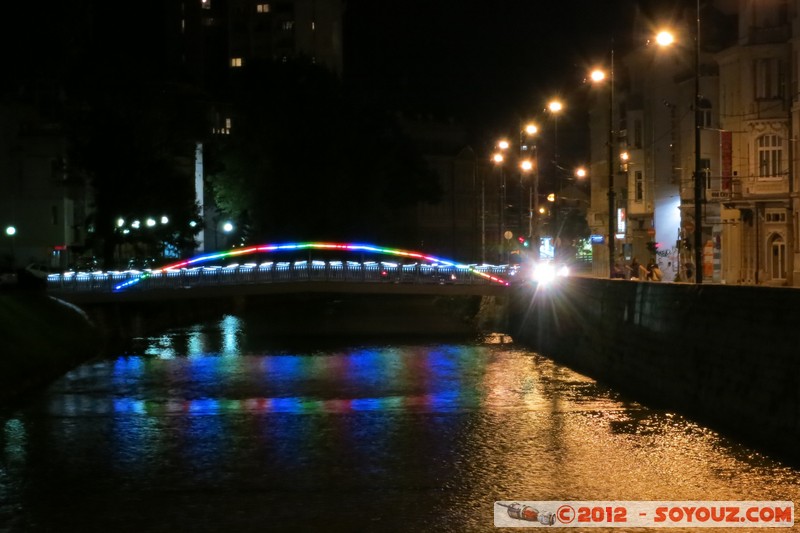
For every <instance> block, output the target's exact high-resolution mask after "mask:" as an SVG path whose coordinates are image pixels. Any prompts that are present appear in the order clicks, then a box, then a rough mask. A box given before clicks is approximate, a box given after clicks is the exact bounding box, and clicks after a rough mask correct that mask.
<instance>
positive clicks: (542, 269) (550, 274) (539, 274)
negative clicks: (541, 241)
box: [533, 263, 556, 283]
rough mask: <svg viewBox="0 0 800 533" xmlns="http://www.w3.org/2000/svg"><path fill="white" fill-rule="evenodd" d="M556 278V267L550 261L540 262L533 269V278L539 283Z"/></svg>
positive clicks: (548, 281)
mask: <svg viewBox="0 0 800 533" xmlns="http://www.w3.org/2000/svg"><path fill="white" fill-rule="evenodd" d="M555 278H556V269H555V267H553V265H551V264H550V263H539V264H538V265H536V268H535V269H534V270H533V279H534V281H537V282H539V283H550V282H551V281H553V280H554V279H555Z"/></svg>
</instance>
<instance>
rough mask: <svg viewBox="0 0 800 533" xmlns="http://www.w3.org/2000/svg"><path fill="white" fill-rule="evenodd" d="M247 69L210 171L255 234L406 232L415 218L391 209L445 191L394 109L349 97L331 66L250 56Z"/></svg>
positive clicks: (392, 237)
mask: <svg viewBox="0 0 800 533" xmlns="http://www.w3.org/2000/svg"><path fill="white" fill-rule="evenodd" d="M242 78H243V79H241V80H239V81H240V84H239V88H240V89H239V90H238V91H237V92H236V93H235V96H234V98H233V109H234V111H233V120H232V131H231V134H230V135H229V136H224V138H222V139H220V140H219V141H218V142H216V143H215V146H214V154H213V156H212V157H211V159H212V160H214V161H215V164H214V165H212V170H211V171H210V176H209V181H210V184H211V187H212V190H213V194H214V198H215V200H216V203H217V206H218V207H219V208H220V210H222V211H223V212H225V213H226V214H227V215H229V216H231V217H233V218H236V219H238V220H239V221H240V224H241V223H242V222H244V223H245V224H246V225H247V227H248V237H249V238H250V239H253V240H290V239H310V238H316V239H363V240H375V239H380V240H388V241H390V242H401V241H402V240H403V231H404V230H405V229H407V228H408V227H409V222H408V221H407V220H398V219H397V217H396V216H393V215H396V214H397V213H398V210H401V209H402V208H407V207H409V206H411V205H414V204H415V203H416V202H418V201H436V200H437V198H438V196H439V195H440V194H441V193H440V189H439V184H438V180H437V179H436V176H435V175H434V174H433V172H432V171H431V170H430V169H429V168H428V166H427V165H426V164H425V161H424V159H423V158H422V156H421V155H420V154H419V152H418V151H417V150H416V149H415V147H414V145H413V144H412V143H411V142H410V141H409V140H408V139H407V138H406V137H405V136H403V134H402V132H401V131H400V128H399V126H398V125H397V123H396V121H395V120H394V118H393V117H391V116H389V115H387V114H385V113H380V112H377V111H375V110H373V109H369V108H365V107H363V106H361V105H359V104H358V103H356V102H354V101H353V100H351V99H349V98H348V97H347V95H346V94H345V93H344V91H343V89H342V86H341V84H340V83H339V80H338V79H337V78H336V77H335V76H334V75H333V74H332V73H329V72H328V71H327V70H325V69H323V68H321V67H318V66H315V65H313V64H311V63H309V62H307V61H303V60H297V61H290V62H287V63H263V64H252V63H251V64H250V65H248V68H247V71H245V72H242Z"/></svg>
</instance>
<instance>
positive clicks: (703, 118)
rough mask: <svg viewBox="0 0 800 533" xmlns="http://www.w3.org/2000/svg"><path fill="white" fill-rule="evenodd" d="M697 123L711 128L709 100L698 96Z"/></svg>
mask: <svg viewBox="0 0 800 533" xmlns="http://www.w3.org/2000/svg"><path fill="white" fill-rule="evenodd" d="M697 125H698V126H700V127H701V128H711V127H712V126H711V101H709V99H708V98H700V99H699V100H698V101H697Z"/></svg>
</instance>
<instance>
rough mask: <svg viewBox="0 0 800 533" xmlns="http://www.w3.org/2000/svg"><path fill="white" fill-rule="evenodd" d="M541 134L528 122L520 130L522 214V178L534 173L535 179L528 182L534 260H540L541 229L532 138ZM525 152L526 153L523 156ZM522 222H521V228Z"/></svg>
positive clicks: (530, 229) (537, 177) (535, 126)
mask: <svg viewBox="0 0 800 533" xmlns="http://www.w3.org/2000/svg"><path fill="white" fill-rule="evenodd" d="M537 133H539V127H538V126H537V125H536V124H535V123H533V122H528V123H526V124H525V125H524V126H523V127H521V128H520V133H519V149H520V169H521V170H522V173H521V174H520V214H522V205H523V200H522V191H523V186H522V176H523V174H527V175H530V174H531V173H532V172H535V174H533V179H532V180H529V182H528V238H529V239H531V240H533V241H534V243H535V245H534V247H533V258H534V259H539V245H538V243H539V228H538V223H535V222H538V219H537V220H536V221H534V213H535V212H536V211H537V210H538V208H539V168H538V167H539V162H538V159H539V153H538V150H537V147H536V143H535V142H531V138H532V137H534V136H535V135H536V134H537ZM523 151H524V152H525V153H524V154H523ZM521 226H522V220H520V227H521Z"/></svg>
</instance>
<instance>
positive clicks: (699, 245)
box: [694, 0, 703, 285]
mask: <svg viewBox="0 0 800 533" xmlns="http://www.w3.org/2000/svg"><path fill="white" fill-rule="evenodd" d="M700 166H701V160H700V0H697V16H696V20H695V33H694V279H695V283H697V284H698V285H699V284H701V283H703V268H702V266H703V263H702V261H703V205H702V197H703V181H702V180H701V179H700V178H701V168H700Z"/></svg>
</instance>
